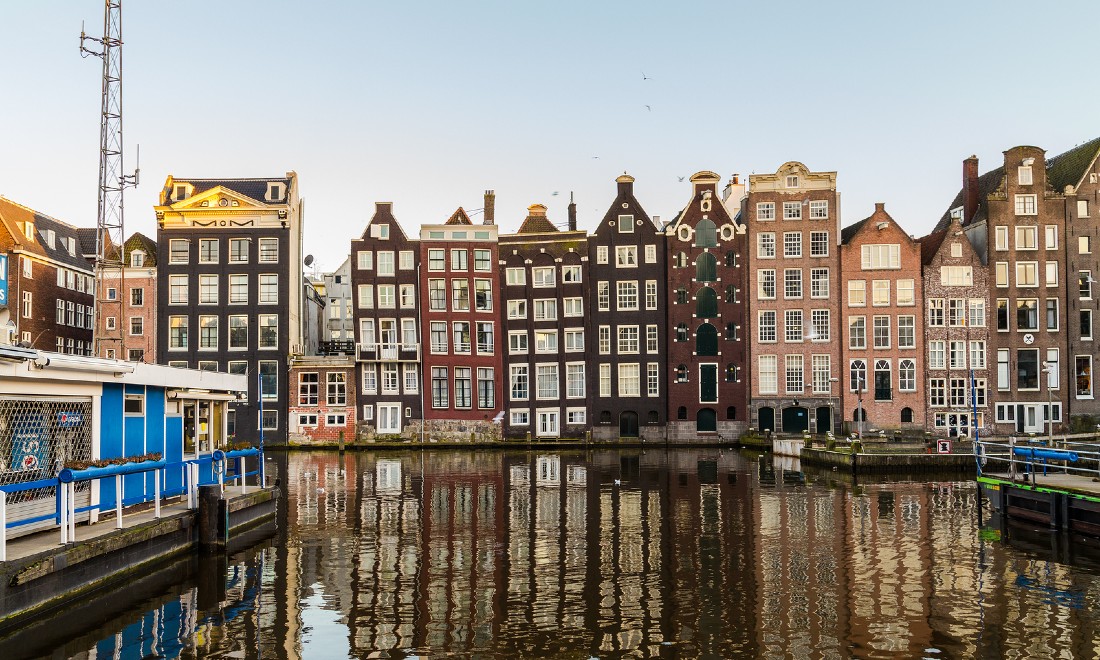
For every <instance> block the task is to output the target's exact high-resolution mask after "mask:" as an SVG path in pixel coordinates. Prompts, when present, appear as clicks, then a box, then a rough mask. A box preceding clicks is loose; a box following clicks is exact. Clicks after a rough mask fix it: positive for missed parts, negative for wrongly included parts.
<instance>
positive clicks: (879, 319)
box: [840, 203, 925, 433]
mask: <svg viewBox="0 0 1100 660" xmlns="http://www.w3.org/2000/svg"><path fill="white" fill-rule="evenodd" d="M841 243H842V244H841V246H840V270H841V275H842V280H843V284H844V286H843V288H842V290H843V295H844V307H843V312H842V313H843V314H844V326H845V327H846V328H847V337H846V342H845V343H844V346H845V348H844V363H845V366H846V368H847V370H848V375H847V378H846V387H845V388H844V390H845V391H844V405H843V409H844V412H845V418H846V419H849V420H852V421H853V422H856V421H859V419H860V418H859V414H858V410H859V409H860V408H861V407H862V414H863V421H864V422H865V423H864V424H863V426H862V431H863V432H865V433H866V432H867V431H868V430H870V429H879V430H881V429H906V428H921V427H922V426H923V423H924V416H925V396H924V393H923V392H922V391H921V390H922V389H923V385H922V381H923V376H921V375H920V374H923V370H924V364H923V363H924V357H923V355H922V351H921V349H920V347H921V346H923V345H924V323H923V318H922V313H921V312H922V308H921V305H920V301H921V300H922V297H921V296H922V294H921V288H922V286H923V283H922V281H921V277H920V272H921V245H920V243H919V242H917V241H915V240H913V239H912V238H911V237H910V236H909V234H907V233H905V231H904V230H903V229H902V228H901V227H900V226H898V224H897V223H896V222H895V221H894V219H893V218H892V217H890V215H889V214H888V213H887V212H886V208H885V205H884V204H881V203H880V204H875V212H874V213H873V214H872V215H871V216H870V217H868V218H865V219H864V220H861V221H859V222H857V223H855V224H853V225H850V226H848V227H845V228H844V230H843V231H842V232H841ZM853 428H858V427H853Z"/></svg>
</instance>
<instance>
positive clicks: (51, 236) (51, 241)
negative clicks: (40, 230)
mask: <svg viewBox="0 0 1100 660" xmlns="http://www.w3.org/2000/svg"><path fill="white" fill-rule="evenodd" d="M46 245H49V246H50V249H51V250H53V249H56V248H57V234H56V233H55V232H54V230H52V229H47V230H46Z"/></svg>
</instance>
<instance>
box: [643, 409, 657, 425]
mask: <svg viewBox="0 0 1100 660" xmlns="http://www.w3.org/2000/svg"><path fill="white" fill-rule="evenodd" d="M646 421H647V423H649V424H660V423H661V415H660V413H658V412H657V411H656V410H650V411H649V417H648V418H647V420H646Z"/></svg>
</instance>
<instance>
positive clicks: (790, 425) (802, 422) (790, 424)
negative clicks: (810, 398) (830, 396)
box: [783, 406, 810, 433]
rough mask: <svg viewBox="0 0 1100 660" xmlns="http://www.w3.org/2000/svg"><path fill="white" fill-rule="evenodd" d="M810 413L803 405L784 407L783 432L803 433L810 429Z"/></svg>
mask: <svg viewBox="0 0 1100 660" xmlns="http://www.w3.org/2000/svg"><path fill="white" fill-rule="evenodd" d="M809 428H810V415H809V412H808V411H807V410H806V409H805V408H803V407H802V406H790V407H789V408H784V409H783V432H784V433H801V432H803V431H806V430H809Z"/></svg>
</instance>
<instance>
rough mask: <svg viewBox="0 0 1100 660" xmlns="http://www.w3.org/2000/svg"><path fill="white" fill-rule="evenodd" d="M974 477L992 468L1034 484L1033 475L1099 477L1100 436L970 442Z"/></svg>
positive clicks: (1014, 438) (1014, 478)
mask: <svg viewBox="0 0 1100 660" xmlns="http://www.w3.org/2000/svg"><path fill="white" fill-rule="evenodd" d="M974 453H975V459H976V460H977V464H978V476H982V473H983V472H986V471H990V468H991V467H993V468H995V469H996V471H997V472H998V473H1001V472H1007V473H1008V475H1009V476H1010V478H1011V479H1012V480H1013V481H1015V480H1017V479H1018V478H1020V477H1023V478H1024V479H1030V480H1031V482H1032V483H1033V484H1034V482H1035V477H1036V475H1048V474H1051V473H1058V474H1071V475H1077V476H1081V477H1086V478H1088V479H1090V480H1091V479H1093V478H1096V477H1100V437H1097V436H1092V435H1086V436H1078V437H1077V438H1072V439H1071V438H1068V437H1060V438H1053V439H1051V438H1031V437H1029V438H1017V437H1015V436H1013V437H1010V438H1009V439H1008V440H1007V441H1006V440H977V441H975V443H974Z"/></svg>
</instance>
